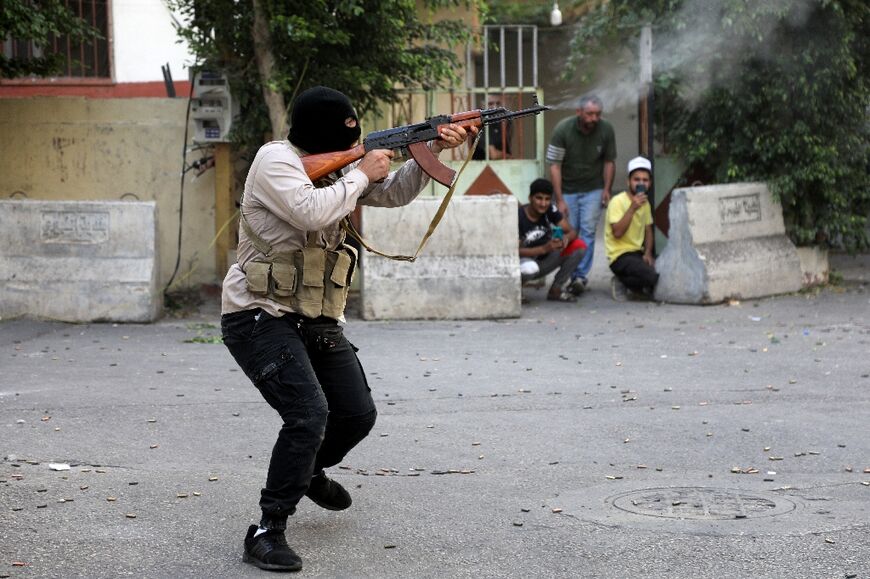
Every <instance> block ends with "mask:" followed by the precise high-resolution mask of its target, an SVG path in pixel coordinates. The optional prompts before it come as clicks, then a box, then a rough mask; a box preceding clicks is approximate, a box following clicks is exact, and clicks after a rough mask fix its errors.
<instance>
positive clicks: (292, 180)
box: [221, 87, 476, 571]
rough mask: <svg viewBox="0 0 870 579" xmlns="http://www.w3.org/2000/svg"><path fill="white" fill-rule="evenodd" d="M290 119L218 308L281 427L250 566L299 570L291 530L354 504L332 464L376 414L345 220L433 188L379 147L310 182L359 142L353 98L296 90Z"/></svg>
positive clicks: (450, 132) (257, 191) (264, 154)
mask: <svg viewBox="0 0 870 579" xmlns="http://www.w3.org/2000/svg"><path fill="white" fill-rule="evenodd" d="M291 124H292V127H291V129H290V135H289V139H288V140H285V141H273V142H270V143H267V144H265V145H263V146H262V147H261V148H260V150H259V152H258V153H257V155H256V157H255V158H254V161H253V163H252V165H251V168H250V171H249V172H248V177H247V180H246V182H245V191H244V197H243V198H242V204H241V220H240V231H239V246H238V263H236V264H234V265H233V266H232V267H230V270H229V272H228V273H227V276H226V279H224V283H223V299H222V307H221V310H222V317H221V330H222V333H223V339H224V343H225V344H226V346H227V348H229V350H230V353H231V354H232V355H233V357H234V358H235V360H236V362H238V364H239V366H241V368H242V370H244V372H245V374H247V376H248V378H250V380H251V381H252V382H253V383H254V386H256V387H257V390H259V392H260V394H261V395H262V396H263V398H264V399H265V400H266V402H267V403H268V404H269V405H270V406H271V407H272V408H274V409H275V411H277V412H278V414H279V415H280V416H281V419H282V420H283V425H282V426H281V429H280V431H279V432H278V440H277V442H276V443H275V447H274V449H273V450H272V457H271V460H270V463H269V472H268V475H267V477H266V486H265V487H264V488H263V489H262V491H261V493H260V508H261V510H262V517H261V518H260V522H259V524H258V525H251V526H250V528H249V529H248V533H247V536H246V537H245V541H244V549H245V550H244V560H245V561H247V562H248V563H251V564H253V565H256V566H257V567H260V568H262V569H269V570H274V571H297V570H299V569H301V568H302V560H301V559H300V558H299V556H298V555H297V554H296V553H295V552H293V550H292V549H291V548H290V547H289V546H288V544H287V540H286V537H285V535H284V531H285V529H286V528H287V517H289V516H290V515H292V514H293V513H294V512H295V511H296V505H297V503H298V502H299V500H300V499H302V497H303V496H307V497H308V498H310V499H311V500H312V501H314V502H315V503H316V504H317V505H319V506H321V507H323V508H325V509H330V510H336V511H338V510H343V509H346V508H348V507H349V506H350V505H351V497H350V495H349V494H348V492H347V491H346V490H345V489H344V488H343V487H342V486H341V485H340V484H339V483H338V482H336V481H334V480H332V479H330V478H329V477H328V476H327V475H326V473H325V469H327V468H329V467H331V466H334V465H336V464H338V463H339V462H341V460H342V459H343V458H344V456H345V455H346V454H347V453H348V452H349V451H350V450H351V449H352V448H353V447H354V446H356V445H357V444H358V443H359V442H360V441H361V440H362V439H363V438H365V437H366V435H367V434H368V433H369V431H370V430H371V428H372V426H374V423H375V417H376V416H377V411H376V410H375V404H374V401H373V400H372V396H371V394H370V391H369V387H368V384H367V383H366V378H365V373H364V371H363V369H362V366H361V365H360V362H359V360H358V358H357V356H356V348H355V347H354V346H353V345H352V344H351V343H350V342H348V341H347V339H346V338H345V337H344V335H343V333H342V326H340V325H339V322H343V321H344V308H345V302H346V299H347V293H348V290H349V288H350V284H351V279H352V276H353V272H354V268H355V267H356V262H357V255H356V252H355V251H354V249H352V248H351V247H349V246H348V245H346V244H345V243H344V239H345V234H344V231H343V230H342V228H341V225H340V223H341V220H342V219H343V218H345V217H346V216H348V215H349V214H350V213H351V212H352V211H353V210H354V208H355V207H356V206H357V205H358V204H359V205H373V206H378V207H399V206H402V205H406V204H408V203H410V202H411V201H412V200H413V199H414V198H415V197H416V196H417V195H418V193H419V192H420V190H421V189H422V188H423V187H424V186H425V185H426V184H427V183H428V181H429V177H428V176H426V175H425V173H423V172H422V171H421V169H420V167H419V166H418V165H417V163H416V162H415V161H413V160H409V161H407V162H406V163H404V164H403V165H402V166H401V167H400V168H399V169H398V170H396V171H393V172H390V161H391V159H392V157H393V152H392V151H389V150H383V149H375V150H372V151H369V152H368V153H366V154H365V156H364V157H363V158H362V159H360V161H358V162H356V163H354V164H352V165H349V166H347V167H345V168H344V169H342V170H341V174H336V173H333V174H330V175H328V176H327V177H325V178H323V179H320V180H318V182H317V183H312V182H311V180H310V179H309V178H308V176H307V175H306V173H305V170H304V169H303V165H302V161H301V160H300V158H301V157H304V156H305V155H308V154H317V153H327V152H333V151H343V150H346V149H349V148H350V147H352V146H353V145H354V144H355V143H356V142H357V140H358V139H359V137H360V126H359V119H358V118H357V114H356V112H355V111H354V108H353V106H352V105H351V102H350V100H349V99H348V98H347V97H346V96H345V95H344V94H342V93H340V92H338V91H336V90H333V89H330V88H326V87H315V88H311V89H308V90H306V91H305V92H303V93H301V94H300V95H299V96H298V97H297V98H296V100H295V101H294V103H293V111H292V114H291ZM469 132H476V130H474V129H472V130H471V131H469ZM466 137H467V134H466V131H465V130H464V129H463V128H462V127H460V126H458V125H455V124H449V125H446V126H444V127H442V128H441V131H440V135H439V138H438V139H436V140H434V141H431V142H430V143H429V144H428V146H429V148H430V150H431V151H432V152H433V153H434V154H435V155H436V156H437V155H438V154H439V153H440V152H441V151H442V150H443V149H447V148H454V147H458V146H459V145H461V144H462V143H463V142H464V141H465V140H466ZM252 426H255V427H256V428H257V429H259V430H262V429H263V427H264V425H263V424H259V423H258V424H256V425H252Z"/></svg>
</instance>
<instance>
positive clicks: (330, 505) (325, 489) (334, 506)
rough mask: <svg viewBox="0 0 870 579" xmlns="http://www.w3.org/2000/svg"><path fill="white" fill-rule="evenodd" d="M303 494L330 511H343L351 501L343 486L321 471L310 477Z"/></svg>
mask: <svg viewBox="0 0 870 579" xmlns="http://www.w3.org/2000/svg"><path fill="white" fill-rule="evenodd" d="M305 496H307V497H308V498H309V499H311V500H312V501H314V502H315V503H316V504H317V505H318V506H321V507H323V508H324V509H329V510H330V511H343V510H344V509H346V508H348V507H349V506H350V505H351V503H352V502H353V501H352V500H351V498H350V494H349V493H348V492H347V491H346V490H344V487H343V486H341V485H340V484H338V483H337V482H335V481H334V480H332V479H330V478H329V477H327V476H326V474H324V472H323V471H320V472H319V473H317V474H316V475H314V476H313V477H311V484H310V485H308V490H307V491H305Z"/></svg>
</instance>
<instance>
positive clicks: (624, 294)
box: [610, 276, 628, 302]
mask: <svg viewBox="0 0 870 579" xmlns="http://www.w3.org/2000/svg"><path fill="white" fill-rule="evenodd" d="M610 295H611V296H613V300H614V301H617V302H624V301H626V300H628V289H627V288H626V287H625V286H624V285H623V283H622V282H621V281H619V278H617V277H616V276H613V277H611V278H610Z"/></svg>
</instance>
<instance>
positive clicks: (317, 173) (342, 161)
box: [302, 144, 366, 181]
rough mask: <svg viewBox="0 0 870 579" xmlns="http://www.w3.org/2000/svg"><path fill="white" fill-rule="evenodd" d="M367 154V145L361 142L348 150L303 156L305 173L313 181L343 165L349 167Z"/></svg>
mask: <svg viewBox="0 0 870 579" xmlns="http://www.w3.org/2000/svg"><path fill="white" fill-rule="evenodd" d="M365 154H366V148H365V145H363V144H359V145H357V146H356V147H354V148H352V149H348V150H347V151H334V152H332V153H319V154H317V155H306V156H304V157H302V166H303V167H305V173H306V174H307V175H308V178H309V179H311V180H312V181H317V180H318V179H322V178H323V177H326V176H327V175H329V174H330V173H332V172H334V171H338V170H339V169H341V168H342V167H347V166H348V165H350V164H351V163H353V162H354V161H359V160H360V159H362V158H363V157H364V156H365Z"/></svg>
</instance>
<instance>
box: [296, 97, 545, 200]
mask: <svg viewBox="0 0 870 579" xmlns="http://www.w3.org/2000/svg"><path fill="white" fill-rule="evenodd" d="M549 108H550V107H546V106H543V105H540V104H538V99H537V97H535V99H534V102H533V105H532V106H531V107H529V108H527V109H522V110H519V111H510V110H508V109H506V108H504V107H496V108H492V109H484V110H481V109H475V110H472V111H465V112H461V113H456V114H453V115H438V116H435V117H431V118H429V119H427V120H425V121H423V122H422V123H416V124H413V125H405V126H404V127H396V128H394V129H386V130H383V131H374V132H372V133H369V134H368V135H366V138H365V139H364V140H363V142H362V143H361V144H359V145H357V146H356V147H353V148H352V149H348V150H347V151H335V152H333V153H320V154H317V155H307V156H305V157H302V165H303V166H304V167H305V172H306V173H307V174H308V177H309V178H310V179H311V180H312V181H316V180H318V179H320V178H321V177H324V176H326V175H329V174H330V173H332V172H333V171H337V170H339V169H341V168H342V167H346V166H347V165H350V164H351V163H353V162H354V161H358V160H359V159H362V158H363V157H364V156H365V154H366V153H367V152H369V151H372V150H374V149H407V150H408V153H409V154H410V155H411V157H412V158H413V159H414V160H415V161H417V164H418V165H420V168H421V169H423V171H424V172H425V173H426V174H427V175H429V176H430V177H432V178H433V179H435V180H436V181H438V182H439V183H441V184H443V185H446V186H447V187H450V186H451V185H452V184H453V181H454V179H455V178H456V171H454V170H453V169H451V168H450V167H447V166H446V165H444V164H443V163H441V162H440V161H439V160H438V159H437V158H436V157H435V155H434V153H432V151H430V150H429V147H428V146H427V145H426V143H427V141H432V140H435V139H437V138H438V134H439V133H438V129H439V127H441V126H443V125H447V124H450V123H456V124H457V125H460V126H462V128H465V129H468V128H469V127H478V128H479V129H482V128H483V127H485V126H487V125H491V124H494V123H500V122H501V121H506V120H510V119H516V118H519V117H526V116H530V115H537V114H539V113H541V112H543V111H546V110H549ZM469 154H470V153H469Z"/></svg>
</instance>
